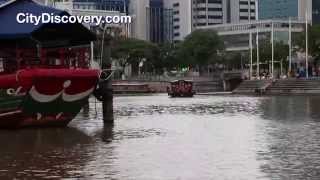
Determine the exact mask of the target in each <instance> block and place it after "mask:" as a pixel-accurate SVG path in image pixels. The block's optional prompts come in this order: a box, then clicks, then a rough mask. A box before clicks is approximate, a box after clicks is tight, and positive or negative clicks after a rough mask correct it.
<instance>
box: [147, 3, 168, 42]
mask: <svg viewBox="0 0 320 180" xmlns="http://www.w3.org/2000/svg"><path fill="white" fill-rule="evenodd" d="M147 28H148V31H147V35H148V40H150V41H151V42H154V43H166V42H172V40H173V11H172V9H167V8H164V5H163V0H150V7H148V8H147Z"/></svg>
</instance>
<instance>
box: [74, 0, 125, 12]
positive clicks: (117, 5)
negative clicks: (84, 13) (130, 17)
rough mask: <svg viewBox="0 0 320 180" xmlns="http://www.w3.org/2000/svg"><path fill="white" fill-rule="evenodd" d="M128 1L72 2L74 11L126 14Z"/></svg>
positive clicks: (93, 0)
mask: <svg viewBox="0 0 320 180" xmlns="http://www.w3.org/2000/svg"><path fill="white" fill-rule="evenodd" d="M128 7H129V0H74V1H73V8H74V9H94V10H107V11H120V12H122V13H124V12H128Z"/></svg>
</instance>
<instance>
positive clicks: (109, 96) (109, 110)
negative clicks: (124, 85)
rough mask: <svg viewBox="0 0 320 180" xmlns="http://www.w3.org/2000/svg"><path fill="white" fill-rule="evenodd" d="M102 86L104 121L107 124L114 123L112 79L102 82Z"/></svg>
mask: <svg viewBox="0 0 320 180" xmlns="http://www.w3.org/2000/svg"><path fill="white" fill-rule="evenodd" d="M100 85H101V86H102V90H103V91H104V93H103V96H104V97H103V101H102V114H103V122H104V123H105V124H113V122H114V117H113V89H112V81H111V79H108V80H106V81H103V82H102V83H100Z"/></svg>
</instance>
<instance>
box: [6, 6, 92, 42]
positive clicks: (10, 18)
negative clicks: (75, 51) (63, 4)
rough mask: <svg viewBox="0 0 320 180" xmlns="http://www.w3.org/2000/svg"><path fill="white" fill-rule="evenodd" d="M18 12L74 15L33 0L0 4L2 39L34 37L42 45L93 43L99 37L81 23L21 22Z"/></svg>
mask: <svg viewBox="0 0 320 180" xmlns="http://www.w3.org/2000/svg"><path fill="white" fill-rule="evenodd" d="M18 13H29V14H33V15H35V16H41V15H42V14H43V13H49V14H53V15H55V16H64V15H66V16H70V14H69V13H67V12H66V11H62V10H58V9H55V8H51V7H47V6H43V5H40V4H38V3H36V2H34V1H32V0H11V1H8V2H5V3H2V4H0V23H1V25H0V26H1V28H0V44H1V42H7V41H17V40H19V39H32V40H34V41H36V42H37V43H38V44H41V46H42V47H50V46H56V47H58V46H78V45H85V44H89V43H90V41H94V40H95V39H96V36H95V35H94V34H93V33H92V32H91V31H90V30H89V29H87V28H86V27H85V26H83V25H82V24H79V23H42V22H40V23H39V24H38V25H34V24H30V23H23V24H20V23H18V22H17V19H16V18H17V14H18Z"/></svg>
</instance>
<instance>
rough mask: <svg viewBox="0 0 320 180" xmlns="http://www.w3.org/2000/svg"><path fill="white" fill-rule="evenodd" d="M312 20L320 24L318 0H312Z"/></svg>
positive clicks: (319, 3)
mask: <svg viewBox="0 0 320 180" xmlns="http://www.w3.org/2000/svg"><path fill="white" fill-rule="evenodd" d="M312 21H313V24H320V1H319V0H313V1H312Z"/></svg>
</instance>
